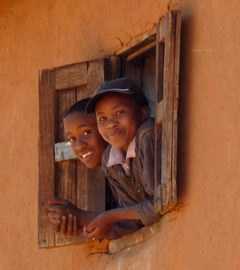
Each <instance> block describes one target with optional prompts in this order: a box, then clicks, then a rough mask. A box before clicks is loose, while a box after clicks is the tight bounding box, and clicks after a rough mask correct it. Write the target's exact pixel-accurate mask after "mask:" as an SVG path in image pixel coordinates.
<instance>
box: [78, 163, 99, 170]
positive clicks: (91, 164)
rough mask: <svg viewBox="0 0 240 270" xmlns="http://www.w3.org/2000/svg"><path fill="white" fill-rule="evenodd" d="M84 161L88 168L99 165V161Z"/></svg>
mask: <svg viewBox="0 0 240 270" xmlns="http://www.w3.org/2000/svg"><path fill="white" fill-rule="evenodd" d="M82 163H83V164H84V165H85V166H86V167H87V168H88V169H95V168H97V167H98V164H97V162H84V161H82Z"/></svg>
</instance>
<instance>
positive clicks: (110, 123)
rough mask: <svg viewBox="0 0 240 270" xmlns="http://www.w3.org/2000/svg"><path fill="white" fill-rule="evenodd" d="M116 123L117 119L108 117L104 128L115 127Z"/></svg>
mask: <svg viewBox="0 0 240 270" xmlns="http://www.w3.org/2000/svg"><path fill="white" fill-rule="evenodd" d="M117 124H118V121H117V120H116V119H115V118H113V117H112V118H109V119H108V121H107V123H106V128H113V127H116V126H117Z"/></svg>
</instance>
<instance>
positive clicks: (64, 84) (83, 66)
mask: <svg viewBox="0 0 240 270" xmlns="http://www.w3.org/2000/svg"><path fill="white" fill-rule="evenodd" d="M55 72H56V90H62V89H67V88H73V87H79V86H81V85H86V84H87V62H85V63H79V64H74V65H69V66H64V67H60V68H56V69H55Z"/></svg>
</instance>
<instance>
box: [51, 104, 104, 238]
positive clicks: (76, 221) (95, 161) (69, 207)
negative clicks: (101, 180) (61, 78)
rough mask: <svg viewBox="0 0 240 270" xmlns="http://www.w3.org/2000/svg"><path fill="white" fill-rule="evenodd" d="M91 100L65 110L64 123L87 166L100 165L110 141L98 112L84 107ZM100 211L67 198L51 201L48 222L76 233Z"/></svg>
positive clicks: (56, 227) (68, 137) (73, 144)
mask: <svg viewBox="0 0 240 270" xmlns="http://www.w3.org/2000/svg"><path fill="white" fill-rule="evenodd" d="M88 101H89V99H84V100H81V101H78V102H77V103H75V104H74V105H73V106H72V107H71V108H70V109H69V110H68V111H67V112H66V113H65V115H64V118H63V123H64V131H65V136H66V139H67V141H69V142H70V144H71V147H72V149H73V151H74V152H75V154H76V156H77V157H78V158H79V159H80V161H81V162H82V163H83V164H84V165H85V166H86V167H87V168H89V169H93V168H97V167H100V166H101V159H102V154H103V151H104V150H105V148H106V145H107V143H106V142H105V141H104V140H103V139H102V137H101V136H100V134H99V133H98V130H97V123H96V118H95V115H94V114H87V113H86V111H85V108H86V104H87V103H88ZM97 214H98V213H93V212H87V211H83V210H81V209H78V208H77V207H76V206H74V205H73V204H71V203H70V202H68V201H66V200H54V201H51V202H49V207H48V220H49V222H50V223H51V224H53V225H54V226H55V229H56V230H57V231H59V230H61V231H62V232H64V231H67V232H68V233H69V234H76V230H79V229H81V228H82V227H83V226H84V225H85V224H87V223H88V222H89V221H90V220H92V218H93V217H95V216H96V215H97ZM66 222H67V223H66ZM74 230H75V231H74Z"/></svg>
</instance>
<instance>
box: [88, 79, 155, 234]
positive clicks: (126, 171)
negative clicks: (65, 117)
mask: <svg viewBox="0 0 240 270" xmlns="http://www.w3.org/2000/svg"><path fill="white" fill-rule="evenodd" d="M87 110H88V112H93V111H95V114H96V119H97V126H98V130H99V133H100V134H101V135H102V137H103V139H104V140H105V141H106V142H108V143H109V146H107V148H106V150H105V151H104V154H103V158H102V169H103V171H104V172H105V175H106V177H107V179H108V181H109V183H110V186H111V189H112V192H113V195H114V197H115V199H116V200H117V202H118V208H116V209H112V210H110V211H106V212H103V213H101V214H100V215H98V216H97V217H96V218H95V219H93V220H92V221H91V222H90V223H89V224H88V225H87V227H86V230H85V233H86V235H87V237H89V238H98V239H101V238H104V235H105V234H106V233H107V232H108V231H109V230H111V229H112V228H113V227H114V226H115V225H117V224H122V225H123V226H124V223H125V224H127V223H128V222H130V223H131V222H134V223H135V225H137V227H141V226H143V225H149V224H152V223H153V222H155V221H156V220H157V219H158V218H159V214H158V213H156V212H155V210H154V207H153V188H154V129H153V119H151V118H149V117H148V110H147V102H146V99H145V97H144V96H143V95H142V94H141V93H140V92H139V90H138V89H137V88H136V86H135V85H134V84H133V82H131V81H130V80H128V79H126V78H121V79H117V80H114V81H109V82H105V83H104V84H103V85H102V86H101V87H100V88H99V89H98V91H97V93H96V95H95V96H94V97H93V98H92V99H91V100H90V102H89V103H88V105H87Z"/></svg>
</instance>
